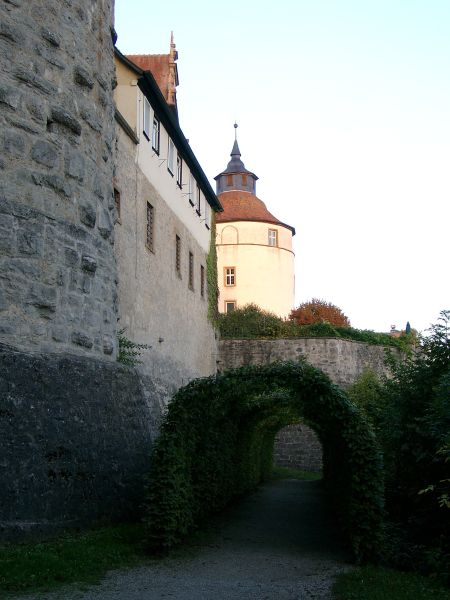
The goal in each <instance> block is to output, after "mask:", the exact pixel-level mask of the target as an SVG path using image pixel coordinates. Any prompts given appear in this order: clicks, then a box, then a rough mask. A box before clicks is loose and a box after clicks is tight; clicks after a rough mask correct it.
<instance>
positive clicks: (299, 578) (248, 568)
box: [26, 480, 351, 600]
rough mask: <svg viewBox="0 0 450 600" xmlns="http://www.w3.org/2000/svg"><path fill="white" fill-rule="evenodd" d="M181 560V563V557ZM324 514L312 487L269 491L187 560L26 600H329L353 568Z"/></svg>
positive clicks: (279, 484)
mask: <svg viewBox="0 0 450 600" xmlns="http://www.w3.org/2000/svg"><path fill="white" fill-rule="evenodd" d="M186 554H187V555H186ZM348 559H349V557H348V555H346V553H345V552H344V551H343V550H342V548H341V547H340V545H339V543H338V542H337V536H336V533H335V530H334V527H333V520H332V519H331V518H330V516H329V515H328V514H327V513H326V511H325V510H324V508H323V503H322V496H321V488H320V484H319V483H318V482H309V481H294V480H283V481H275V482H271V483H268V484H267V485H265V486H263V487H262V488H261V489H260V490H259V491H258V492H257V493H256V494H254V495H252V496H250V497H249V498H247V499H245V500H244V501H243V502H242V503H240V504H239V505H238V506H236V507H234V508H233V509H232V510H231V511H230V513H229V514H228V515H227V519H226V523H225V524H224V526H223V528H221V530H220V531H219V532H218V533H217V534H216V535H214V536H208V540H207V541H206V542H205V544H204V545H202V546H201V547H198V548H194V549H191V550H190V551H189V553H185V555H179V556H175V557H171V558H166V559H164V560H161V561H155V562H152V563H151V564H150V565H148V566H144V567H139V568H137V569H132V570H127V571H115V572H112V573H110V574H109V575H108V576H107V577H106V578H105V579H104V580H103V581H102V583H101V584H100V585H99V586H95V587H92V588H90V589H89V590H87V591H83V592H80V591H73V590H67V589H66V590H65V591H59V592H55V593H52V594H48V593H47V594H42V595H34V596H27V597H26V598H27V600H30V598H31V597H32V598H33V599H34V598H36V600H37V599H39V600H43V599H44V598H45V600H57V599H58V600H60V599H64V600H159V599H167V600H222V599H223V600H303V599H305V600H306V599H308V600H311V599H329V598H331V597H332V596H331V588H332V585H333V581H334V578H335V576H336V574H337V573H339V572H342V571H344V570H348V569H349V568H351V566H350V565H349V562H348Z"/></svg>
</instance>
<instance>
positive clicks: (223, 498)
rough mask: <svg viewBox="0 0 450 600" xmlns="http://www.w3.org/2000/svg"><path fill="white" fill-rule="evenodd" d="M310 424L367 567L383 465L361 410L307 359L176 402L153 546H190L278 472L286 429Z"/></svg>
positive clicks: (151, 529) (187, 390)
mask: <svg viewBox="0 0 450 600" xmlns="http://www.w3.org/2000/svg"><path fill="white" fill-rule="evenodd" d="M300 418H301V419H302V420H303V421H304V422H306V423H308V424H309V425H310V426H311V427H313V428H314V429H315V431H316V432H317V433H318V435H319V437H320V439H321V442H322V446H323V454H324V476H325V480H326V482H327V484H328V488H329V490H330V493H331V494H332V495H333V498H332V500H333V504H334V506H335V507H336V508H337V510H338V512H339V515H340V518H341V520H342V523H343V526H344V530H345V532H346V534H347V536H348V538H349V541H350V542H351V545H352V548H353V550H354V553H355V557H356V558H357V559H358V560H359V561H365V560H368V559H373V558H374V557H375V556H376V555H377V552H378V549H379V547H380V541H381V531H382V515H383V481H382V474H381V469H382V461H381V456H380V453H379V451H378V448H377V446H376V443H375V438H374V435H373V433H372V431H371V429H370V427H369V425H368V423H367V421H366V420H365V419H364V418H363V417H362V415H361V413H360V412H359V411H358V409H357V408H356V407H355V406H354V405H353V404H352V403H351V402H350V401H349V400H348V398H347V396H346V395H345V393H344V392H343V391H342V390H341V389H339V388H338V387H337V386H335V385H334V384H333V383H332V382H331V381H330V380H329V378H328V377H327V376H326V375H325V374H324V373H322V372H321V371H319V370H318V369H315V368H314V367H312V366H310V365H308V364H307V363H274V364H272V365H268V366H251V367H243V368H241V369H235V370H232V371H228V372H226V373H224V374H221V375H217V376H213V377H209V378H205V379H197V380H194V381H192V382H191V383H189V384H188V385H187V386H186V387H184V388H182V389H180V390H179V391H178V393H177V394H176V395H175V397H174V399H173V400H172V402H171V403H170V405H169V409H168V414H167V417H166V419H165V421H164V423H163V425H162V429H161V434H160V436H159V438H158V440H157V442H156V443H155V447H154V452H153V459H152V470H151V473H150V480H149V486H148V492H147V498H146V518H145V521H146V525H147V533H148V536H147V539H148V544H149V547H151V548H152V549H153V550H155V549H158V550H164V549H168V548H170V547H171V546H172V545H174V544H176V543H177V542H179V541H181V540H182V539H183V538H184V537H185V536H187V534H189V532H190V531H192V530H193V528H195V527H196V526H198V525H199V523H201V521H202V519H203V518H204V517H205V515H207V514H209V513H213V512H217V511H219V510H220V509H222V508H223V507H225V506H226V505H227V504H228V503H229V502H230V501H231V500H232V499H233V498H235V497H236V496H239V495H242V494H244V493H246V492H248V491H250V490H252V489H254V488H255V486H256V485H257V484H258V483H259V482H260V481H261V480H263V479H264V478H265V477H266V476H267V475H268V474H269V472H270V470H271V459H272V449H273V440H274V436H275V433H276V432H277V430H278V429H280V428H281V427H283V426H284V425H287V424H288V423H292V422H293V421H295V420H298V419H300Z"/></svg>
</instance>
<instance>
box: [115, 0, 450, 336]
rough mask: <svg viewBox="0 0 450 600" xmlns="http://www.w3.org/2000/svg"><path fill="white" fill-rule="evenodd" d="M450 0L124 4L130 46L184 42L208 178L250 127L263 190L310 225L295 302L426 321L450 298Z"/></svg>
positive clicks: (183, 63)
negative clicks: (172, 39) (320, 302)
mask: <svg viewBox="0 0 450 600" xmlns="http://www.w3.org/2000/svg"><path fill="white" fill-rule="evenodd" d="M449 25H450V2H449V0H427V1H426V0H423V1H419V0H278V1H277V2H274V1H273V0H270V1H267V0H257V1H245V0H241V1H239V2H238V1H236V0H229V1H228V2H220V3H218V2H214V0H209V1H206V0H189V2H187V1H186V0H183V1H182V0H171V1H170V2H156V1H150V0H116V21H115V28H116V30H117V33H118V36H119V37H118V41H117V47H118V48H119V49H120V50H121V51H122V52H123V53H125V54H127V53H142V54H163V53H164V54H166V53H168V51H169V42H170V32H171V30H173V31H174V37H175V43H176V45H177V50H178V52H179V59H178V72H179V78H180V85H179V87H178V89H177V100H178V108H179V114H180V124H181V127H182V129H183V131H184V134H185V135H186V137H187V138H188V139H189V140H190V144H191V147H192V149H193V150H194V152H195V154H196V155H197V158H198V159H199V161H200V164H201V165H202V167H203V169H204V171H205V173H206V175H207V176H208V177H209V178H210V180H211V183H212V184H214V181H213V177H214V176H215V175H217V174H218V173H219V172H220V171H222V170H223V169H224V168H225V166H226V164H227V162H228V160H229V154H230V151H231V147H232V144H233V139H234V129H233V123H234V121H235V120H236V121H237V122H238V124H239V128H238V141H239V146H240V150H241V153H242V160H243V161H244V163H245V166H246V167H247V168H248V169H249V170H251V171H253V172H255V173H256V174H257V175H258V176H259V178H260V179H259V181H258V183H257V195H258V197H259V198H261V200H263V201H264V202H265V203H266V205H267V207H268V209H269V210H270V211H271V212H272V213H274V214H275V216H276V217H278V218H279V219H280V220H281V221H284V222H286V223H289V224H290V225H293V226H294V227H295V228H296V231H297V235H296V236H295V238H294V250H295V253H296V261H295V262H296V305H298V304H299V303H300V302H303V301H306V300H309V299H311V298H312V297H316V298H322V299H325V300H327V301H329V302H333V303H334V304H336V305H338V306H339V307H340V308H341V309H342V310H343V311H344V313H345V314H346V315H347V316H348V317H349V318H350V321H351V324H352V325H353V326H354V327H358V328H361V329H374V330H376V331H388V330H389V328H390V326H391V325H393V324H395V325H396V326H397V328H398V329H404V327H405V324H406V321H408V320H409V321H410V323H411V326H412V327H415V328H416V329H418V330H420V331H424V330H425V329H426V328H428V327H429V325H430V323H434V322H436V320H437V318H438V316H439V312H440V311H441V310H443V309H450V260H449V259H450V251H449V249H450V232H449V228H450V208H449V206H450V35H449Z"/></svg>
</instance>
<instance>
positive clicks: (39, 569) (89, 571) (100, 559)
mask: <svg viewBox="0 0 450 600" xmlns="http://www.w3.org/2000/svg"><path fill="white" fill-rule="evenodd" d="M141 535H142V526H141V525H140V524H139V525H135V524H125V525H118V526H114V527H107V528H102V529H97V530H94V531H89V532H85V533H82V534H66V535H64V536H62V537H60V538H59V539H57V540H54V541H49V542H41V543H31V544H20V545H14V546H4V547H0V590H1V591H2V592H24V593H25V592H30V591H37V590H39V589H42V588H44V589H45V590H49V589H53V588H57V587H59V586H61V585H64V584H68V583H73V582H77V583H82V582H83V583H96V582H98V581H99V580H100V579H101V578H102V577H103V576H104V574H105V573H106V571H108V570H110V569H114V568H119V567H127V566H136V564H138V563H139V562H142V561H143V560H145V556H144V552H143V549H142V544H141V542H142V538H141ZM2 598H3V595H2Z"/></svg>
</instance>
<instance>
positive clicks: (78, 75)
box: [0, 0, 156, 539]
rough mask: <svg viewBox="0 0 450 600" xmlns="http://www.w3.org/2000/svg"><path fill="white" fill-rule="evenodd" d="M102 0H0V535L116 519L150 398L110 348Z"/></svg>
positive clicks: (150, 423) (149, 423)
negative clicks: (120, 363)
mask: <svg viewBox="0 0 450 600" xmlns="http://www.w3.org/2000/svg"><path fill="white" fill-rule="evenodd" d="M112 22H113V0H57V1H56V0H32V1H30V0H0V440H1V443H0V538H3V539H17V538H18V537H24V536H30V535H46V534H47V533H49V532H52V531H55V530H56V529H59V528H64V527H66V526H74V525H79V524H87V523H89V522H92V521H95V520H99V519H100V520H109V519H116V518H124V517H126V516H130V514H133V512H134V513H135V512H136V510H137V508H138V506H139V504H140V502H141V500H142V485H143V476H144V474H146V473H147V472H148V468H149V456H150V446H151V439H152V436H153V432H154V430H155V429H156V425H155V423H154V419H153V415H152V406H153V404H152V398H151V397H149V391H148V389H147V391H146V395H145V396H144V394H143V392H142V389H141V387H142V386H141V382H140V381H139V380H138V379H137V376H136V373H134V372H133V371H132V370H131V369H127V368H124V367H122V366H120V365H119V364H118V363H117V362H116V361H115V358H116V337H117V336H116V327H117V315H116V312H117V295H116V286H117V274H116V263H115V256H114V238H113V233H114V232H113V222H114V211H115V206H114V195H113V175H114V160H113V158H114V157H113V149H114V123H115V122H114V112H113V95H112V90H113V87H114V84H115V71H114V48H113V41H112V35H111V31H112V29H111V28H112Z"/></svg>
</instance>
